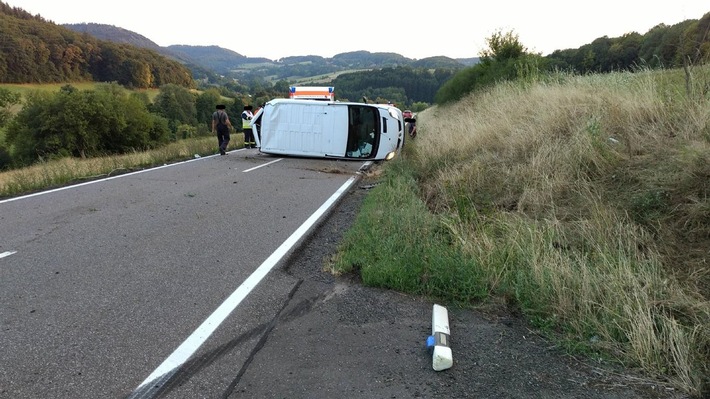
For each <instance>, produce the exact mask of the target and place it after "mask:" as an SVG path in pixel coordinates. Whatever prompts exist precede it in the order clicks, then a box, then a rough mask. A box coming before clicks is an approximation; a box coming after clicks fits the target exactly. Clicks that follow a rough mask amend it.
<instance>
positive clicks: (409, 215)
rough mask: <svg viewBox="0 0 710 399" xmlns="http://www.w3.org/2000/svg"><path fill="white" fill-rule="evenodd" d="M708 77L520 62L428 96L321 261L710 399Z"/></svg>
mask: <svg viewBox="0 0 710 399" xmlns="http://www.w3.org/2000/svg"><path fill="white" fill-rule="evenodd" d="M686 72H687V74H686ZM708 82H710V69H708V68H707V67H705V68H700V67H696V68H689V69H687V70H686V71H683V70H682V69H677V70H659V71H655V72H652V71H644V70H639V71H636V72H635V73H631V72H619V73H610V74H604V75H589V76H573V75H569V74H565V73H556V74H540V75H537V76H535V75H534V74H527V76H526V77H525V78H520V79H518V80H515V81H509V82H502V83H499V84H496V85H493V86H490V87H489V88H487V89H486V90H481V91H478V92H475V93H472V94H469V95H468V96H464V97H462V99H461V100H459V101H456V102H450V103H447V104H445V105H439V106H435V107H432V108H429V109H427V110H425V111H423V112H421V113H419V115H418V120H417V126H418V132H419V134H418V136H417V138H416V139H415V140H410V141H409V142H408V144H407V146H406V147H405V150H404V153H403V156H402V157H400V158H399V159H397V160H395V161H393V162H391V163H386V164H384V165H383V167H382V168H380V169H378V173H380V174H381V175H380V176H378V178H379V180H380V184H379V185H377V186H376V187H375V188H374V189H373V190H372V192H371V193H370V195H368V197H367V198H366V200H365V202H364V204H363V208H362V210H361V213H360V214H359V216H358V217H357V220H356V222H355V225H354V227H353V228H352V229H351V230H350V231H349V232H348V233H347V234H346V238H345V239H344V241H343V242H342V243H341V247H340V250H339V253H338V254H337V256H335V257H334V259H333V260H332V262H331V264H330V265H328V268H329V269H330V270H331V271H332V272H334V273H339V274H343V273H356V274H358V275H359V276H360V277H361V279H362V281H363V283H364V284H367V285H371V286H377V287H385V288H389V289H394V290H398V291H402V292H406V293H411V294H415V295H423V296H426V297H430V298H432V299H434V300H437V301H441V302H445V303H448V304H450V305H451V306H462V307H479V308H486V309H489V310H490V309H491V308H493V309H496V308H498V307H499V306H504V307H505V308H506V309H507V310H513V311H515V312H521V313H522V314H523V315H524V316H525V317H526V318H527V319H528V320H529V321H530V322H531V323H532V324H533V325H534V326H536V327H538V328H539V329H540V331H541V332H543V333H545V334H547V335H548V336H549V337H550V338H551V339H553V340H555V341H556V342H558V343H559V344H560V345H562V346H563V347H565V348H566V349H567V350H569V351H570V352H571V353H575V354H582V355H586V356H589V358H590V359H599V360H602V359H604V360H607V361H615V362H619V363H621V364H623V365H624V366H625V367H628V368H635V369H641V370H643V371H644V372H645V373H646V374H647V375H649V376H651V377H654V378H657V379H659V380H661V381H665V382H666V383H668V384H670V385H672V386H674V387H676V388H677V389H680V390H682V391H683V392H686V393H688V394H689V395H692V396H693V397H707V396H708V395H709V394H710V362H708V359H710V268H709V266H708V261H709V259H708V257H709V255H710V253H709V250H708V248H710V93H709V92H708Z"/></svg>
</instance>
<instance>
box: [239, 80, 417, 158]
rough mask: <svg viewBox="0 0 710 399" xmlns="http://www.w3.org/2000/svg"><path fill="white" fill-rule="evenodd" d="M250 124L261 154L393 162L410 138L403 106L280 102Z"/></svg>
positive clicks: (266, 106) (263, 110)
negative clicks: (407, 133)
mask: <svg viewBox="0 0 710 399" xmlns="http://www.w3.org/2000/svg"><path fill="white" fill-rule="evenodd" d="M330 93H332V91H330ZM321 94H323V93H321ZM251 126H252V129H253V130H254V137H255V139H256V143H257V147H258V148H259V151H260V152H262V153H265V154H272V155H280V156H294V157H309V158H329V159H343V160H372V161H380V160H390V159H392V158H394V157H396V156H397V155H398V154H399V153H400V152H401V150H402V147H403V146H404V137H405V135H404V117H403V116H402V111H401V110H400V109H399V108H397V107H395V106H391V105H387V104H364V103H356V102H340V101H332V100H326V101H314V99H307V100H304V99H298V98H277V99H274V100H271V101H269V102H267V103H266V104H264V106H263V107H262V108H261V109H260V110H259V111H258V112H257V113H256V114H255V115H254V117H253V118H252V121H251Z"/></svg>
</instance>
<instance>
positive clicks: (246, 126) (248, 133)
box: [242, 105, 256, 148]
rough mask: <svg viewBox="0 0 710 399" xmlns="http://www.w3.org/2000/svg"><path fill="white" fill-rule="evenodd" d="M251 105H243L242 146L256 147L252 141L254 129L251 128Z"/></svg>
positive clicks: (252, 115)
mask: <svg viewBox="0 0 710 399" xmlns="http://www.w3.org/2000/svg"><path fill="white" fill-rule="evenodd" d="M251 110H252V106H251V105H245V106H244V111H243V112H242V129H243V130H244V148H256V141H254V131H253V130H251V118H253V117H254V114H253V113H252V112H251Z"/></svg>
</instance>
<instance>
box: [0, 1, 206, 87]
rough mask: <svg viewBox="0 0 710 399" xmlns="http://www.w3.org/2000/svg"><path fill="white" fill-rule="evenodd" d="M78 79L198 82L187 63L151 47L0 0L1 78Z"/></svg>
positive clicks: (150, 83) (148, 83) (19, 80)
mask: <svg viewBox="0 0 710 399" xmlns="http://www.w3.org/2000/svg"><path fill="white" fill-rule="evenodd" d="M79 81H96V82H118V83H120V84H122V85H124V86H127V87H134V88H154V87H160V86H161V85H164V84H177V85H181V86H184V87H194V82H193V78H192V72H191V71H190V70H189V69H188V68H187V67H185V66H184V65H182V64H180V63H179V62H177V61H173V60H171V59H168V58H166V57H164V56H162V55H160V54H158V53H157V52H155V51H153V50H149V49H144V48H138V47H134V46H130V45H125V44H117V43H112V42H107V41H101V40H98V39H96V38H94V37H92V36H90V35H82V34H78V33H76V32H73V31H71V30H69V29H67V28H64V27H62V26H58V25H56V24H54V23H51V22H49V21H46V20H44V19H43V18H42V17H41V16H33V15H31V14H29V13H27V12H26V11H24V10H22V9H20V8H17V7H10V6H9V5H7V4H5V3H3V2H0V83H62V82H79Z"/></svg>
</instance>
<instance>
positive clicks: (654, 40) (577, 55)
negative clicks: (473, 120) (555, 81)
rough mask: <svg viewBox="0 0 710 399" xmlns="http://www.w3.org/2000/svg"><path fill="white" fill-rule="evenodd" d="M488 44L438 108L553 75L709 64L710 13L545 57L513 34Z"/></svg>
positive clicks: (439, 98)
mask: <svg viewBox="0 0 710 399" xmlns="http://www.w3.org/2000/svg"><path fill="white" fill-rule="evenodd" d="M487 44H488V48H487V50H485V51H484V52H483V54H481V60H480V62H479V63H478V64H476V65H474V66H472V67H468V68H464V69H462V70H460V71H459V72H457V73H456V74H455V75H454V76H453V77H452V78H451V79H449V80H448V81H446V82H445V83H444V84H443V85H442V86H441V88H440V89H439V90H438V91H437V93H436V96H435V98H434V102H435V103H437V104H444V103H447V102H452V101H456V100H458V99H460V98H462V97H463V96H465V95H467V94H469V93H471V92H474V91H477V90H482V89H485V88H486V87H489V86H491V85H493V84H495V83H497V82H499V81H501V80H516V79H528V78H531V77H534V76H535V75H538V76H539V75H540V74H544V73H548V72H555V71H563V72H569V73H573V74H589V73H608V72H613V71H636V70H642V69H644V68H647V69H656V68H680V67H683V68H687V67H689V66H693V65H702V64H706V63H707V62H708V61H710V13H707V14H705V15H704V16H703V17H702V18H701V19H699V20H695V19H690V20H686V21H683V22H680V23H678V24H675V25H672V26H668V25H665V24H660V25H657V26H656V27H654V28H653V29H651V30H649V31H648V32H647V33H646V34H644V35H640V34H638V33H635V32H632V33H628V34H626V35H623V36H621V37H617V38H608V37H606V36H605V37H602V38H599V39H596V40H594V41H593V42H592V43H590V44H587V45H584V46H582V47H580V48H578V49H568V50H558V51H555V52H553V53H552V54H550V55H548V56H546V57H543V56H542V55H540V54H535V53H531V52H530V51H528V49H527V48H526V47H525V46H524V45H523V44H522V43H521V41H520V39H519V37H518V35H516V34H515V33H513V32H512V31H510V32H501V31H499V32H496V33H494V34H493V35H491V37H489V38H488V39H487Z"/></svg>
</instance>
